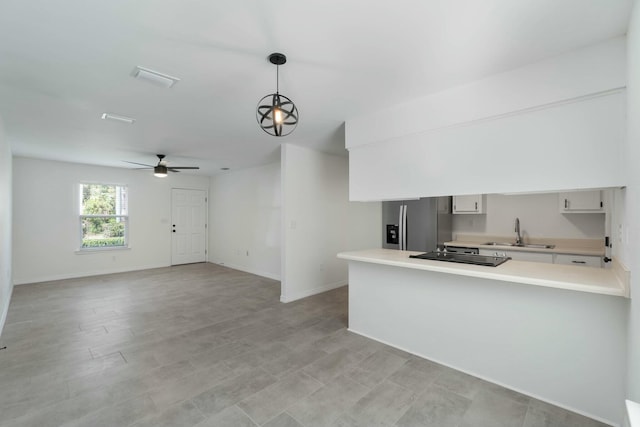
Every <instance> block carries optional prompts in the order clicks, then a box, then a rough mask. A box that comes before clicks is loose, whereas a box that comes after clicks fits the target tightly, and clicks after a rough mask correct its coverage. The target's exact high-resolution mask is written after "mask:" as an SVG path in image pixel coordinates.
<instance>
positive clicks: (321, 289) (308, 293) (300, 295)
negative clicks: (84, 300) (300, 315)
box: [280, 281, 347, 303]
mask: <svg viewBox="0 0 640 427" xmlns="http://www.w3.org/2000/svg"><path fill="white" fill-rule="evenodd" d="M346 285H347V282H346V281H340V282H335V283H329V284H327V285H322V286H318V287H317V288H313V289H305V290H304V291H303V292H294V293H293V294H290V295H285V294H284V293H283V294H282V295H280V302H285V303H287V302H292V301H296V300H299V299H302V298H306V297H310V296H312V295H317V294H321V293H323V292H327V291H330V290H332V289H336V288H340V287H342V286H346Z"/></svg>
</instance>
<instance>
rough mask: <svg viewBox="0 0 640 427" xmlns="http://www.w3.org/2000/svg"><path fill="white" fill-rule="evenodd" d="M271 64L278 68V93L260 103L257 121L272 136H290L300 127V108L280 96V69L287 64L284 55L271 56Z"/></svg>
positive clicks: (257, 110)
mask: <svg viewBox="0 0 640 427" xmlns="http://www.w3.org/2000/svg"><path fill="white" fill-rule="evenodd" d="M269 62H271V63H272V64H274V65H275V66H276V93H271V94H269V95H267V96H265V97H263V98H262V99H261V100H260V101H259V102H258V108H257V109H256V119H257V120H258V124H259V125H260V128H261V129H262V130H263V131H265V132H266V133H268V134H269V135H272V136H286V135H289V134H290V133H291V132H293V130H294V129H295V128H296V126H297V125H298V118H299V115H298V108H297V107H296V105H295V104H294V103H293V101H292V100H291V99H289V98H288V97H286V96H284V95H280V82H279V77H280V76H279V69H280V68H279V67H280V65H284V64H285V63H286V62H287V57H286V56H285V55H283V54H282V53H272V54H271V55H269Z"/></svg>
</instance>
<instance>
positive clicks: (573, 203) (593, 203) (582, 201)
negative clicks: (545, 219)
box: [560, 190, 603, 212]
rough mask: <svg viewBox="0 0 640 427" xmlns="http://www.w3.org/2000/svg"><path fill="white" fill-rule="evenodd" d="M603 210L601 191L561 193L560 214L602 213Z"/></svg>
mask: <svg viewBox="0 0 640 427" xmlns="http://www.w3.org/2000/svg"><path fill="white" fill-rule="evenodd" d="M602 209H603V207H602V192H601V191H600V190H594V191H575V192H571V193H560V212H581V211H582V212H584V211H591V212H601V211H602Z"/></svg>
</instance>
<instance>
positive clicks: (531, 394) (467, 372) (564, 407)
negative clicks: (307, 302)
mask: <svg viewBox="0 0 640 427" xmlns="http://www.w3.org/2000/svg"><path fill="white" fill-rule="evenodd" d="M347 330H348V331H349V332H353V333H354V334H358V335H360V336H363V337H365V338H369V339H370V340H373V341H377V342H379V343H382V344H385V345H388V346H389V347H393V348H397V349H398V350H402V351H404V352H406V353H409V354H413V355H415V356H418V357H421V358H423V359H426V360H429V361H431V362H435V363H438V364H440V365H442V366H446V367H448V368H451V369H455V370H456V371H459V372H463V373H465V374H468V375H471V376H474V377H476V378H480V379H481V380H484V381H488V382H490V383H493V384H497V385H499V386H501V387H504V388H506V389H509V390H513V391H515V392H518V393H520V394H524V395H526V396H529V397H532V398H534V399H537V400H540V401H542V402H546V403H549V404H551V405H554V406H557V407H559V408H562V409H566V410H567V411H571V412H575V413H576V414H580V415H584V416H585V417H589V418H592V419H594V420H596V421H600V422H602V423H605V424H608V425H611V426H614V427H620V424H616V423H614V422H612V421H610V420H605V419H603V418H600V417H597V416H595V415H591V414H588V413H586V412H584V411H580V410H578V409H575V408H571V407H569V406H566V405H563V404H561V403H557V402H554V401H552V400H549V399H545V398H543V397H540V396H538V395H536V394H533V393H529V392H527V391H526V390H521V389H518V388H513V387H511V386H508V385H505V384H503V383H501V382H499V381H495V380H493V379H491V378H488V377H485V376H482V375H478V374H476V373H475V372H472V371H469V370H465V369H461V368H459V367H457V366H453V365H451V364H448V363H445V362H443V361H441V360H436V359H431V358H428V357H425V356H424V355H422V354H420V353H416V352H413V351H410V350H407V349H406V348H402V347H398V346H396V345H393V344H390V343H388V342H386V341H383V340H380V339H377V338H374V337H372V336H369V335H367V334H363V333H361V332H358V331H356V330H353V329H351V328H347ZM627 402H628V401H627ZM631 427H636V426H634V425H631Z"/></svg>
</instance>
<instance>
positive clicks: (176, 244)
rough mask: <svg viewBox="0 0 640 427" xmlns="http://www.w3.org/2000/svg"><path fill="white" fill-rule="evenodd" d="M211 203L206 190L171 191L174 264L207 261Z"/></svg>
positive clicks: (179, 189)
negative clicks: (208, 212) (209, 208)
mask: <svg viewBox="0 0 640 427" xmlns="http://www.w3.org/2000/svg"><path fill="white" fill-rule="evenodd" d="M206 215H207V199H206V196H205V192H204V191H203V190H185V189H181V188H174V189H172V190H171V264H172V265H176V264H190V263H194V262H204V261H206V257H207V252H206V241H207V239H206V235H207V221H206Z"/></svg>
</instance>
